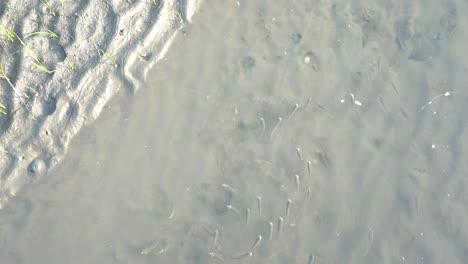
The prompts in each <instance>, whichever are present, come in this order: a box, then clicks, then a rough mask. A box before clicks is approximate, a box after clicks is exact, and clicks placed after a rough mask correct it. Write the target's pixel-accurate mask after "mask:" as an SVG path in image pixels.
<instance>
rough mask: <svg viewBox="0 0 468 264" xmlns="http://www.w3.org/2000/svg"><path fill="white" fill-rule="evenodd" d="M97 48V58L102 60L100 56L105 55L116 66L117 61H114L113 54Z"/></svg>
mask: <svg viewBox="0 0 468 264" xmlns="http://www.w3.org/2000/svg"><path fill="white" fill-rule="evenodd" d="M97 50H98V53H99V58H100V59H101V60H102V57H103V56H105V57H107V58H108V59H109V60H110V61H111V62H112V65H114V66H117V61H116V59H115V57H114V56H112V55H111V54H109V53H107V52H105V51H104V50H103V49H100V48H98V49H97Z"/></svg>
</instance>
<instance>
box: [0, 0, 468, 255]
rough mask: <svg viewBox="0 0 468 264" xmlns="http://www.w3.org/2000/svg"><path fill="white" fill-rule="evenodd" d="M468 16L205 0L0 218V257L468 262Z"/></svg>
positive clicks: (362, 5) (425, 8)
mask: <svg viewBox="0 0 468 264" xmlns="http://www.w3.org/2000/svg"><path fill="white" fill-rule="evenodd" d="M238 3H239V4H238ZM465 11H467V5H466V3H464V2H462V1H411V2H406V1H400V2H399V3H393V4H389V3H387V2H385V1H377V2H376V1H372V2H370V1H369V2H365V1H351V2H349V1H347V2H345V1H338V2H335V3H330V2H329V1H314V2H313V3H312V2H309V1H294V2H293V3H291V2H290V1H277V2H275V4H271V3H270V2H268V1H261V0H257V1H246V2H243V1H239V2H236V1H227V2H223V3H220V2H218V1H206V3H205V4H204V5H203V6H202V8H201V9H200V12H199V13H198V14H197V15H196V16H195V17H194V18H193V24H190V25H187V26H186V27H185V28H183V29H182V31H183V34H180V35H179V36H178V37H177V38H176V39H175V40H174V44H173V46H172V47H171V49H170V50H169V52H168V54H167V56H166V58H165V59H164V60H163V61H162V62H161V63H159V64H157V65H156V66H155V67H154V68H153V69H152V71H151V73H150V74H149V76H150V77H149V79H148V80H147V81H146V87H145V88H143V89H142V90H141V91H140V92H138V93H137V94H136V95H134V96H133V95H130V93H127V91H125V90H122V91H120V92H119V94H118V95H117V98H116V99H115V100H114V101H113V102H112V104H110V105H109V106H108V107H106V108H105V109H104V110H103V113H102V114H101V116H100V118H99V119H98V121H97V122H96V123H94V124H93V125H92V126H90V127H89V128H87V129H86V130H85V131H82V132H81V133H80V134H79V136H78V137H77V138H76V139H75V140H74V142H73V143H72V145H73V146H72V147H71V151H70V152H69V154H68V156H67V159H66V160H65V161H64V162H63V163H61V164H60V165H59V166H58V167H57V168H56V169H55V170H53V171H51V172H50V173H49V174H48V175H46V176H44V178H42V179H41V180H39V181H36V183H35V184H32V185H31V186H29V187H28V188H27V190H25V191H24V192H22V193H21V194H20V195H19V196H18V197H16V198H15V199H13V200H12V201H11V202H10V203H8V204H7V206H6V208H4V209H3V210H2V211H1V212H0V228H1V233H2V234H3V235H2V239H1V240H0V248H1V250H0V257H1V259H2V260H3V261H2V262H7V263H31V262H34V263H64V262H66V263H463V262H464V259H465V258H466V257H467V256H468V248H467V247H466V245H467V241H468V233H467V231H466V230H468V228H467V227H466V224H465V223H466V222H467V221H466V220H467V219H468V218H467V216H468V215H467V206H466V205H467V204H468V203H467V196H466V191H465V190H466V187H467V181H466V177H465V176H464V175H465V174H466V168H465V165H464V159H465V156H466V153H465V152H466V150H467V149H468V148H467V147H468V146H466V144H467V142H466V135H465V133H466V124H467V120H466V118H465V117H464V115H463V113H464V112H466V110H467V109H466V103H465V101H466V97H467V93H466V91H465V89H464V88H465V84H466V82H467V77H466V74H465V71H466V68H465V63H464V62H465V61H466V58H465V57H466V56H467V55H466V53H465V52H463V51H464V49H463V47H465V46H466V42H467V39H468V38H467V36H468V35H467V32H466V30H465V29H464V26H463V25H466V23H467V21H466V18H465V17H463V16H462V15H459V14H464V13H465ZM279 120H280V121H279ZM309 168H310V169H309ZM296 175H297V176H296ZM258 197H261V199H259V198H258ZM259 200H260V201H261V202H260V203H259V202H258V201H259ZM288 200H290V206H288ZM259 204H260V206H259ZM287 208H289V209H287ZM281 219H282V220H281ZM270 222H271V223H273V232H272V233H271V234H270ZM280 222H282V223H281V224H280V225H281V228H279V226H280V225H279V223H280ZM216 230H217V231H216ZM216 233H217V235H216ZM258 236H261V237H262V238H261V240H260V242H259V243H258V244H257V243H255V241H256V239H258ZM215 237H216V239H215ZM254 245H255V247H254ZM249 251H251V252H252V255H251V256H249ZM142 253H145V254H142Z"/></svg>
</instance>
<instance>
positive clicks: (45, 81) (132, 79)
mask: <svg viewBox="0 0 468 264" xmlns="http://www.w3.org/2000/svg"><path fill="white" fill-rule="evenodd" d="M198 2H199V1H198V0H191V1H176V0H167V1H166V0H165V1H160V0H157V1H150V0H145V1H118V0H115V1H104V2H103V1H23V0H13V1H6V2H2V3H0V44H1V49H0V56H1V61H0V67H1V68H0V69H1V71H0V73H2V74H1V76H0V78H1V80H0V82H1V85H2V86H1V90H0V103H1V105H0V107H1V109H0V110H1V114H0V134H1V137H0V151H1V153H0V178H1V180H0V207H2V205H3V204H4V203H5V201H6V200H8V198H9V197H11V196H14V195H15V194H16V193H17V191H18V190H19V189H20V188H21V187H22V186H23V185H24V184H26V183H27V182H31V181H35V180H36V179H37V178H40V177H42V176H43V175H45V174H47V173H48V171H49V170H50V169H51V168H53V167H54V166H55V165H56V164H57V163H58V162H60V160H61V159H62V158H63V157H64V155H65V153H66V152H67V148H68V144H69V143H70V140H71V139H72V138H73V137H74V136H75V135H76V134H77V133H78V131H79V130H80V129H81V128H82V127H83V126H84V125H86V124H88V123H90V122H92V121H93V120H95V119H96V118H97V117H98V115H99V113H100V112H101V111H102V109H103V107H104V106H105V105H106V103H107V102H108V101H109V99H110V98H112V96H113V95H114V94H115V93H116V92H117V91H118V90H119V89H125V90H126V91H127V93H128V94H130V95H131V94H133V92H134V91H135V90H137V89H139V88H140V87H141V86H142V85H143V80H145V79H146V74H147V70H148V69H149V68H150V67H151V66H152V65H154V64H155V63H157V62H158V61H159V60H160V59H161V58H162V56H164V54H165V53H166V52H167V49H168V47H169V46H170V45H171V42H172V39H173V38H174V36H175V34H176V33H177V32H178V30H179V29H181V28H182V27H183V26H184V25H185V24H186V23H190V20H191V18H192V16H193V14H194V12H195V11H196V9H197V7H198V4H199V3H198Z"/></svg>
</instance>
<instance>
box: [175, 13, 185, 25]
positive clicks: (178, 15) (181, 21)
mask: <svg viewBox="0 0 468 264" xmlns="http://www.w3.org/2000/svg"><path fill="white" fill-rule="evenodd" d="M177 17H178V18H179V22H180V23H184V18H183V17H182V15H181V14H180V13H179V12H177Z"/></svg>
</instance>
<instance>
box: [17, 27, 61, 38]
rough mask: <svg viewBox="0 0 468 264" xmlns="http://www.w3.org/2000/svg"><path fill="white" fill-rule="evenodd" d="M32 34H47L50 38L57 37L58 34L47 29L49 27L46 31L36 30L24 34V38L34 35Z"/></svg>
mask: <svg viewBox="0 0 468 264" xmlns="http://www.w3.org/2000/svg"><path fill="white" fill-rule="evenodd" d="M34 35H48V36H50V37H51V38H54V39H59V36H58V35H57V34H55V33H54V32H53V31H51V30H49V29H48V30H47V31H37V32H33V33H30V34H28V35H26V36H25V37H24V38H27V37H30V36H34Z"/></svg>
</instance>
